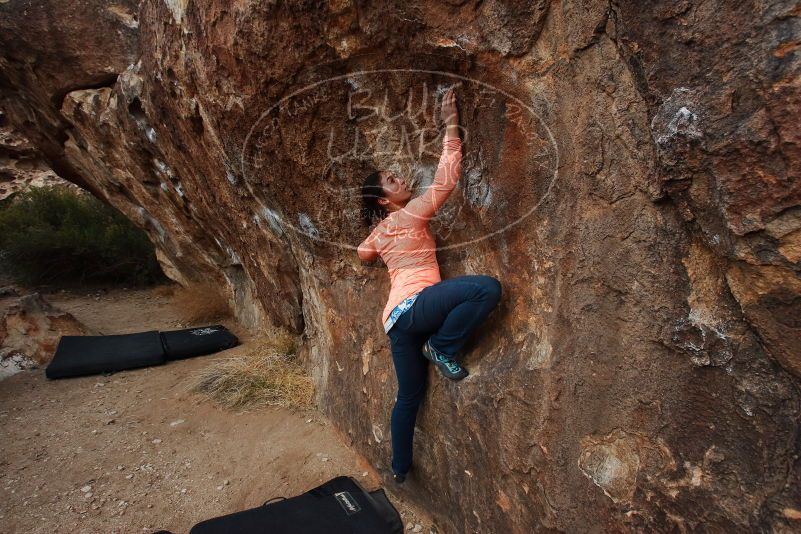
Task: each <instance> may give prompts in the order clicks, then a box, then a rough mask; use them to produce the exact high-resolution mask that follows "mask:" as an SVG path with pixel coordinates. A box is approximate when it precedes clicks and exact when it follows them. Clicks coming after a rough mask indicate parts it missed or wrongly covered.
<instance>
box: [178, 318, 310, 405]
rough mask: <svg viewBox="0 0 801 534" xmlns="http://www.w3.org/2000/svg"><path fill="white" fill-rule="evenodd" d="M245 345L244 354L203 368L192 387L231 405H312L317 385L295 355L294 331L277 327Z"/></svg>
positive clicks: (198, 391) (193, 389)
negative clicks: (268, 333) (292, 332)
mask: <svg viewBox="0 0 801 534" xmlns="http://www.w3.org/2000/svg"><path fill="white" fill-rule="evenodd" d="M242 349H243V351H244V353H243V354H242V355H240V356H235V357H230V358H225V359H221V360H218V361H216V362H214V363H213V364H212V365H210V366H208V367H206V368H205V369H203V370H201V371H200V372H199V373H198V374H197V375H196V377H195V379H194V381H193V384H192V388H191V389H192V391H194V392H195V393H200V394H201V395H203V396H205V397H208V398H210V399H213V400H215V401H216V402H218V403H219V404H221V405H223V406H225V407H227V408H231V409H238V408H244V407H251V406H259V405H270V406H283V407H297V408H307V407H310V406H311V405H312V399H313V396H314V386H313V384H312V380H311V377H309V376H308V375H307V374H306V371H305V369H303V367H302V366H301V365H300V364H299V363H298V362H297V361H296V359H295V350H296V346H295V340H294V338H293V337H292V335H291V334H289V333H287V332H282V331H276V332H274V333H272V334H271V335H268V336H263V337H259V338H255V339H253V340H252V341H250V342H249V343H248V344H247V345H246V346H243V347H242Z"/></svg>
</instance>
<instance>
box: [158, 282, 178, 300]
mask: <svg viewBox="0 0 801 534" xmlns="http://www.w3.org/2000/svg"><path fill="white" fill-rule="evenodd" d="M179 287H181V286H179V285H177V284H161V285H158V286H156V287H154V288H153V294H154V295H155V296H157V297H171V296H173V295H174V294H175V291H176V290H177V289H178V288H179Z"/></svg>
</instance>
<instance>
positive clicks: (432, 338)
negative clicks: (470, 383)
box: [358, 88, 501, 483]
mask: <svg viewBox="0 0 801 534" xmlns="http://www.w3.org/2000/svg"><path fill="white" fill-rule="evenodd" d="M441 117H442V121H443V122H444V123H445V126H446V128H445V137H444V139H443V150H442V156H441V157H440V160H439V166H438V167H437V171H436V174H435V176H434V182H433V184H432V185H431V186H430V187H429V188H428V189H427V190H426V191H425V192H424V193H423V194H421V195H420V196H418V197H416V198H414V199H412V198H411V196H412V192H411V191H410V190H409V187H408V185H407V183H406V181H405V180H402V179H400V178H398V177H397V176H396V175H395V174H393V173H392V172H390V171H376V172H374V173H372V174H370V175H369V176H368V177H367V178H366V179H365V181H364V184H363V185H362V190H361V195H362V203H363V206H364V214H365V219H366V222H367V224H368V226H369V225H370V224H372V223H373V222H375V221H376V220H380V221H381V222H379V223H378V225H377V226H376V227H375V228H374V229H373V231H372V232H371V233H370V235H369V236H368V237H367V239H365V240H364V241H363V242H362V243H361V244H360V245H359V247H358V254H359V258H360V259H361V260H363V261H367V262H369V261H373V260H375V259H376V258H377V257H379V256H380V257H381V259H382V260H384V263H385V264H386V266H387V268H388V270H389V277H390V281H391V288H390V291H389V298H388V299H387V304H386V306H385V307H384V310H383V313H382V316H381V320H382V322H383V324H384V331H385V332H386V333H387V335H388V336H389V340H390V345H391V350H392V361H393V363H394V365H395V373H396V374H397V378H398V394H397V398H396V400H395V406H394V407H393V409H392V420H391V429H392V473H393V478H394V480H395V481H396V482H397V483H402V482H403V481H404V480H405V479H406V474H407V473H408V471H409V470H410V469H411V466H412V442H413V437H414V425H415V420H416V419H417V410H418V408H419V406H420V402H421V401H422V400H423V395H424V393H425V385H426V384H425V380H426V374H427V363H428V362H427V360H428V361H431V362H433V363H434V364H435V365H436V366H437V367H438V368H439V371H440V372H441V373H442V374H443V375H444V376H445V377H447V378H449V379H451V380H461V379H462V378H464V377H466V376H467V374H468V373H467V370H465V369H464V368H463V367H462V366H461V365H459V363H458V362H457V361H456V357H457V355H458V354H459V351H460V350H461V348H462V346H463V345H464V343H465V341H466V340H467V338H468V336H469V334H470V333H471V332H472V331H473V330H474V329H475V328H476V327H477V326H478V325H479V324H481V323H482V322H483V321H484V319H485V318H486V317H487V315H489V313H490V312H491V311H492V310H493V309H494V308H495V306H496V305H497V304H498V301H499V300H500V298H501V284H500V282H498V280H497V279H495V278H492V277H490V276H485V275H465V276H457V277H454V278H449V279H447V280H442V279H441V278H440V272H439V264H438V263H437V256H436V243H435V241H434V237H433V235H432V234H431V231H430V230H429V228H428V223H429V221H430V220H431V217H432V216H433V215H434V213H435V212H436V210H437V209H438V208H439V207H440V206H442V205H443V204H444V203H445V201H446V200H447V198H448V196H449V195H450V193H451V191H453V189H454V188H455V187H456V183H457V181H458V180H459V178H460V176H461V174H462V142H461V139H460V138H459V115H458V110H457V108H456V96H455V95H454V92H453V88H451V89H449V90H448V92H447V93H446V94H445V95H444V97H443V99H442V108H441Z"/></svg>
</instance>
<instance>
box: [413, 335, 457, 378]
mask: <svg viewBox="0 0 801 534" xmlns="http://www.w3.org/2000/svg"><path fill="white" fill-rule="evenodd" d="M423 356H425V357H426V359H428V360H430V361H431V362H432V363H433V364H434V365H436V366H437V367H438V368H439V371H440V373H442V374H443V375H444V376H445V377H446V378H450V379H451V380H461V379H462V378H464V377H466V376H467V369H465V368H464V367H462V366H461V365H459V364H458V363H456V360H454V359H453V358H449V357H447V356H445V355H444V354H442V353H441V352H438V351H437V350H436V349H434V347H432V346H431V345H430V344H429V343H428V341H426V342H425V343H424V344H423Z"/></svg>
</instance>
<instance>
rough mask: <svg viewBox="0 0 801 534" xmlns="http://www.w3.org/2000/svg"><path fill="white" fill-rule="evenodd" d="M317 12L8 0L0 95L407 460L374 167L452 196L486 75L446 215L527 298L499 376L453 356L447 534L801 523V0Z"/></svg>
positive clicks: (417, 493) (435, 380) (448, 390)
mask: <svg viewBox="0 0 801 534" xmlns="http://www.w3.org/2000/svg"><path fill="white" fill-rule="evenodd" d="M735 4H736V6H735ZM293 6H294V7H287V6H282V5H278V4H276V3H271V2H221V1H218V0H197V1H195V2H186V1H184V0H164V1H159V0H145V1H144V2H142V3H141V5H137V4H136V3H135V2H132V1H121V2H117V3H115V4H113V5H109V4H107V3H102V2H96V1H94V0H87V1H86V2H81V3H80V4H79V6H78V7H77V8H76V7H74V6H71V5H70V6H66V5H62V4H60V3H58V2H54V1H43V2H39V3H37V4H36V5H35V6H34V5H31V4H30V3H28V2H22V1H13V0H12V1H11V2H7V3H5V4H0V14H2V16H0V45H2V50H3V51H2V57H0V66H1V67H2V73H1V74H0V87H2V102H0V107H1V108H2V109H4V110H6V112H7V114H8V117H9V119H10V120H11V121H12V122H13V124H14V125H15V126H16V127H18V128H20V129H21V130H22V131H23V133H24V134H25V135H26V136H27V137H28V138H29V139H30V140H31V141H32V142H33V143H34V144H35V145H36V147H37V148H38V149H39V150H40V151H41V152H42V153H43V154H45V155H46V157H47V158H49V161H50V163H51V164H52V166H53V168H54V169H56V170H57V171H58V172H59V174H61V175H62V176H65V177H66V178H68V179H70V180H71V181H74V182H76V183H79V184H81V185H83V186H84V187H87V188H88V189H90V190H92V191H93V192H95V194H97V195H98V196H100V197H101V198H103V199H105V200H106V201H108V202H109V203H111V204H113V205H115V206H116V207H117V208H119V209H120V210H121V211H123V212H124V213H126V214H127V215H128V216H129V217H130V218H131V219H132V220H134V221H135V222H136V223H137V224H139V225H140V226H142V227H143V228H145V229H146V230H147V231H148V233H149V235H150V236H151V237H152V239H153V241H154V242H155V243H156V245H157V247H158V250H159V257H160V260H161V262H162V264H163V265H164V266H165V269H166V270H167V272H168V273H169V275H170V276H171V277H172V278H174V279H176V280H178V281H181V282H189V281H193V280H201V279H202V280H209V279H211V280H217V281H218V282H219V283H220V284H226V285H227V287H228V288H229V289H230V292H231V299H232V301H233V303H234V304H235V308H236V310H237V314H238V316H239V317H240V319H241V320H242V321H243V322H244V323H245V324H248V325H250V326H252V327H255V328H258V327H259V326H260V325H264V324H268V323H275V324H279V325H283V326H286V327H289V328H291V329H293V330H294V331H296V332H299V333H303V336H304V340H305V345H304V351H305V352H304V353H305V355H306V358H307V361H308V365H309V367H310V369H312V370H313V373H314V376H315V379H316V381H317V384H318V391H319V399H318V400H319V402H320V405H321V407H322V409H323V410H324V411H325V412H326V413H327V414H328V415H329V416H330V417H331V418H332V419H333V420H334V421H335V422H336V423H337V424H338V425H339V426H340V428H341V429H342V431H343V433H344V434H345V435H346V436H348V437H349V439H351V440H352V443H353V445H354V446H355V447H357V448H358V449H359V450H360V451H361V452H362V453H364V454H365V455H366V456H367V457H368V458H370V459H371V460H373V461H374V462H375V463H376V464H377V465H378V466H381V467H386V466H387V465H388V462H389V455H390V445H389V437H390V435H389V426H388V421H389V411H390V408H391V406H392V403H393V400H394V393H395V377H394V371H393V369H392V364H391V359H390V357H389V351H388V339H387V338H386V336H385V334H384V333H383V330H382V328H381V325H380V319H379V315H380V311H381V309H382V307H383V305H384V302H385V298H386V295H387V293H388V289H389V283H388V279H387V275H386V272H385V269H384V268H383V267H382V266H380V265H378V266H363V265H361V264H360V262H359V260H358V258H357V256H356V252H355V246H356V245H357V244H358V243H359V242H360V241H361V239H363V238H364V237H365V236H366V235H367V232H368V231H369V230H368V229H367V228H365V227H363V226H360V225H359V223H358V215H359V213H358V208H359V205H358V185H359V184H360V182H361V179H362V178H363V177H364V176H365V175H366V173H367V172H369V171H370V170H371V169H374V168H389V167H394V168H396V170H398V171H399V172H402V173H404V174H405V175H406V176H409V177H411V178H413V179H414V181H415V182H416V183H417V184H418V185H425V183H426V181H427V180H430V179H431V177H432V175H433V172H434V168H435V166H436V162H437V155H438V151H439V148H440V146H441V143H440V141H439V139H440V137H439V136H441V133H442V132H441V131H438V130H437V126H438V125H437V123H436V121H435V119H434V117H435V116H436V114H437V111H438V107H437V105H438V102H437V97H438V96H439V95H441V92H442V88H443V87H445V86H447V85H452V84H459V89H458V90H457V94H458V96H459V107H460V111H461V119H462V124H463V126H464V131H463V134H464V135H463V141H464V160H463V178H462V181H461V183H460V186H459V188H458V190H457V191H456V192H455V193H454V195H453V196H452V198H451V199H450V200H449V201H448V204H447V205H446V206H445V207H444V208H443V210H442V212H441V213H440V214H439V215H438V216H437V219H436V221H435V222H434V224H432V230H433V231H434V232H435V234H436V235H437V239H438V242H439V244H440V245H441V247H442V248H441V250H440V251H439V252H438V256H439V260H440V264H441V267H442V274H443V277H444V278H447V277H451V276H456V275H460V274H471V273H483V274H489V275H493V276H495V277H497V278H498V279H500V280H501V282H502V284H503V289H504V295H503V298H502V302H501V305H500V306H499V308H498V309H497V310H496V311H494V312H493V314H492V315H491V316H490V319H489V320H488V323H487V324H486V325H485V326H484V327H483V328H482V330H481V333H480V334H478V335H476V336H475V337H474V338H473V339H472V340H471V342H470V344H469V349H470V350H469V352H468V353H467V354H466V360H465V361H466V366H467V367H468V368H469V369H470V370H471V376H470V377H469V378H468V379H467V380H465V381H463V382H461V383H459V384H452V383H447V382H445V381H443V380H442V379H440V377H439V376H438V375H436V373H434V371H433V370H432V375H431V377H430V386H429V392H428V397H427V399H426V401H425V405H424V408H423V409H422V411H421V413H420V417H419V425H418V433H417V434H416V449H415V454H416V457H415V464H416V468H415V470H416V473H415V482H414V483H413V484H412V485H411V486H410V488H411V489H410V497H411V498H415V499H420V500H421V501H424V502H427V503H431V504H432V508H433V511H435V512H436V513H438V514H439V518H440V521H441V522H442V524H443V526H444V529H445V530H446V531H447V532H526V533H528V532H552V531H553V532H571V533H573V532H610V531H613V532H618V531H630V532H643V531H659V532H668V531H670V532H672V531H677V532H687V531H698V530H710V531H715V532H744V531H765V532H767V531H774V532H790V531H793V530H796V529H798V528H799V525H800V523H799V517H801V511H799V502H801V489H799V488H801V467H799V458H798V456H799V447H800V445H799V443H800V442H799V436H801V433H799V413H800V412H799V408H801V406H800V405H799V401H800V400H801V398H800V396H799V384H800V383H801V382H800V381H801V359H800V358H801V350H800V349H801V335H799V334H801V280H800V279H799V273H800V272H801V263H799V261H800V260H801V177H800V176H799V171H801V168H800V167H801V157H799V156H801V133H799V132H800V131H799V129H798V117H799V114H800V113H801V51H800V50H801V49H799V46H798V43H799V35H801V19H800V18H799V17H801V10H799V8H798V6H797V5H796V3H795V2H790V1H775V2H769V3H767V4H766V3H756V2H740V3H731V2H717V1H713V2H705V3H701V2H690V1H659V2H655V3H651V4H650V5H649V7H648V8H647V9H643V6H642V5H641V3H639V2H633V1H619V2H611V3H609V2H592V1H587V2H582V3H561V4H560V3H552V2H534V3H531V2H505V3H501V2H498V1H489V2H462V1H456V0H455V1H451V2H418V3H415V4H413V5H412V4H406V5H405V6H404V7H399V6H398V5H396V3H390V2H388V3H380V2H375V3H370V5H369V7H368V6H364V5H356V4H354V3H350V2H346V1H341V2H329V3H313V2H306V3H301V4H297V3H295V4H293Z"/></svg>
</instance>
